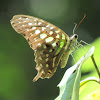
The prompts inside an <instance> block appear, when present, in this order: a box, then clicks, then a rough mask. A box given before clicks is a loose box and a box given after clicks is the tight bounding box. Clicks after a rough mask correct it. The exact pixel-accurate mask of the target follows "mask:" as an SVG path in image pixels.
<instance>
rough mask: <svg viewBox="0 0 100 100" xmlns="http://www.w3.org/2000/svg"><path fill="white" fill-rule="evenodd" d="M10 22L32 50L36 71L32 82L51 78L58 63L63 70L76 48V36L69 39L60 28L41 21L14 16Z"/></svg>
mask: <svg viewBox="0 0 100 100" xmlns="http://www.w3.org/2000/svg"><path fill="white" fill-rule="evenodd" d="M10 22H11V25H12V27H13V28H14V30H15V31H16V32H18V33H19V34H21V35H23V36H24V38H25V39H26V40H27V41H28V43H29V45H30V47H31V48H32V49H33V50H34V55H35V62H36V70H37V71H38V72H37V75H36V76H35V78H34V79H33V81H34V82H35V81H37V80H38V79H39V78H42V79H45V78H48V79H49V78H51V77H52V76H53V75H54V73H55V71H56V69H57V66H58V64H59V62H61V63H60V65H61V68H64V67H65V66H66V64H67V61H68V58H69V55H70V54H71V53H72V52H73V51H74V50H75V49H76V47H77V39H78V35H77V34H73V35H72V36H71V37H69V36H68V35H67V34H66V33H65V32H64V31H62V30H61V29H60V28H58V27H57V26H55V25H53V24H51V23H49V22H47V21H44V20H42V19H39V18H36V17H32V16H28V15H15V16H13V18H12V19H11V21H10Z"/></svg>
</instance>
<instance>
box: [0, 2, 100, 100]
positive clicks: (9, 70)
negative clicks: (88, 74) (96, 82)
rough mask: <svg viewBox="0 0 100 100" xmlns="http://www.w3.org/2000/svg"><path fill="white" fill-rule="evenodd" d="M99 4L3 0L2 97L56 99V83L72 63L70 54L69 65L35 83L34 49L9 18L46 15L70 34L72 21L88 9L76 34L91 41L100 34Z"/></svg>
mask: <svg viewBox="0 0 100 100" xmlns="http://www.w3.org/2000/svg"><path fill="white" fill-rule="evenodd" d="M99 4H100V1H99V0H95V1H94V0H91V1H89V0H88V1H87V0H84V1H80V0H8V1H4V0H1V2H0V100H53V99H54V98H55V97H56V96H57V95H58V94H59V93H58V88H56V85H57V84H58V83H59V81H60V80H61V78H62V76H63V74H64V72H65V70H66V69H67V68H68V67H70V66H71V59H72V58H71V57H70V59H69V61H68V64H67V65H66V66H67V67H66V68H65V69H60V67H58V70H57V72H56V73H55V75H54V76H53V77H52V78H51V79H49V80H48V79H45V80H41V79H40V80H39V81H37V82H36V83H33V82H32V79H33V77H34V76H35V75H36V73H37V72H36V70H35V62H34V55H33V53H34V52H33V51H32V49H30V47H29V45H28V43H27V42H26V40H25V39H24V38H23V37H22V36H20V35H19V34H17V33H16V32H15V31H14V30H13V28H12V27H11V25H10V19H11V18H12V16H13V15H16V14H27V15H32V16H36V17H39V18H43V19H44V20H47V21H49V22H51V23H52V24H54V25H56V26H58V27H60V28H61V29H62V30H64V31H65V32H66V33H67V34H68V35H69V36H70V35H71V34H72V30H73V27H74V24H73V23H75V22H76V23H79V21H80V20H81V19H82V17H83V15H84V13H86V15H87V17H86V18H85V20H84V21H83V22H82V24H81V25H80V26H79V28H78V29H77V34H78V35H79V40H84V41H86V42H87V43H91V42H92V41H94V40H95V39H96V38H97V37H98V36H99V35H100V28H99V27H100V7H99ZM94 57H95V56H94ZM96 60H97V59H96Z"/></svg>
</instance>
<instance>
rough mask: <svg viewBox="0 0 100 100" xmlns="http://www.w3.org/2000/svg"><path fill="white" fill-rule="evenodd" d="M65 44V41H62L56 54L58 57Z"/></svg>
mask: <svg viewBox="0 0 100 100" xmlns="http://www.w3.org/2000/svg"><path fill="white" fill-rule="evenodd" d="M64 44H65V40H61V42H60V47H59V48H58V50H57V52H56V55H57V54H58V53H59V52H60V50H61V49H62V47H63V46H64Z"/></svg>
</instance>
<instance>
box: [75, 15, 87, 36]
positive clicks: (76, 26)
mask: <svg viewBox="0 0 100 100" xmlns="http://www.w3.org/2000/svg"><path fill="white" fill-rule="evenodd" d="M85 17H86V14H84V17H83V18H82V20H81V21H80V22H79V24H78V25H77V24H76V23H74V24H75V27H74V29H73V34H75V31H76V29H77V28H78V27H79V25H80V24H81V23H82V21H83V20H84V18H85Z"/></svg>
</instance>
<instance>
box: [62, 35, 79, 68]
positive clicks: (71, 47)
mask: <svg viewBox="0 0 100 100" xmlns="http://www.w3.org/2000/svg"><path fill="white" fill-rule="evenodd" d="M77 39H78V35H77V34H74V35H72V36H71V37H69V42H68V45H66V50H65V52H64V54H63V55H62V58H61V68H64V67H65V66H66V64H67V61H68V58H69V55H70V54H71V53H72V52H73V51H74V50H75V49H76V47H77Z"/></svg>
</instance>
